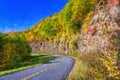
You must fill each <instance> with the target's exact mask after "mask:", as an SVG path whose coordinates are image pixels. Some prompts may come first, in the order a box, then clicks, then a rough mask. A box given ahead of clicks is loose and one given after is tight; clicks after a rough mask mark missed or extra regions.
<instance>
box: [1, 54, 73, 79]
mask: <svg viewBox="0 0 120 80" xmlns="http://www.w3.org/2000/svg"><path fill="white" fill-rule="evenodd" d="M73 65H74V60H73V59H72V58H70V57H64V56H55V58H54V60H52V61H50V62H49V63H46V64H42V65H38V66H36V67H32V68H29V69H26V70H23V71H19V72H15V73H12V74H8V75H5V76H0V80H66V78H67V76H68V74H69V73H70V71H71V69H72V68H73Z"/></svg>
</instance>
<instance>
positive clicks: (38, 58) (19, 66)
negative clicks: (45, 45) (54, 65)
mask: <svg viewBox="0 0 120 80" xmlns="http://www.w3.org/2000/svg"><path fill="white" fill-rule="evenodd" d="M52 59H53V57H52V56H48V55H40V54H31V56H30V57H29V58H27V59H26V60H22V61H18V62H17V63H16V64H14V65H13V66H10V67H9V68H7V69H5V70H2V71H0V76H1V75H5V74H10V73H13V72H17V71H20V70H24V69H27V68H30V67H34V66H37V65H40V64H43V63H47V62H49V61H50V60H52Z"/></svg>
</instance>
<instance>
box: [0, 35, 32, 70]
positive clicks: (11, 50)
mask: <svg viewBox="0 0 120 80" xmlns="http://www.w3.org/2000/svg"><path fill="white" fill-rule="evenodd" d="M0 48H1V49H0V70H3V69H5V68H10V67H12V66H13V65H14V64H16V63H17V61H18V60H23V59H26V58H27V57H29V56H30V52H31V48H30V46H29V43H28V42H27V41H26V40H25V39H24V38H21V37H19V36H18V35H12V36H9V35H4V36H3V35H2V34H0Z"/></svg>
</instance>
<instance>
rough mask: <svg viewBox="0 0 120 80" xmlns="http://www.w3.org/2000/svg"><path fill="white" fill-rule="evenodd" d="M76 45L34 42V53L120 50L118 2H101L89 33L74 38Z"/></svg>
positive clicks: (116, 0)
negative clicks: (115, 42)
mask: <svg viewBox="0 0 120 80" xmlns="http://www.w3.org/2000/svg"><path fill="white" fill-rule="evenodd" d="M74 38H75V43H74V45H73V46H72V47H71V46H70V42H69V41H70V39H67V41H66V43H63V42H62V41H61V40H60V41H59V42H57V43H56V42H41V41H32V42H31V46H32V49H33V51H42V52H47V53H71V52H73V51H75V52H77V53H88V52H94V51H95V52H96V51H106V50H110V49H117V50H118V49H119V47H120V45H114V44H113V42H114V39H117V40H119V39H120V5H119V1H118V0H100V1H99V3H98V5H97V7H96V10H95V13H94V16H93V18H92V19H91V21H90V23H89V24H88V33H87V34H83V33H82V32H81V33H80V35H79V36H77V35H76V36H74Z"/></svg>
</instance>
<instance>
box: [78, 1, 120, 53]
mask: <svg viewBox="0 0 120 80" xmlns="http://www.w3.org/2000/svg"><path fill="white" fill-rule="evenodd" d="M115 39H120V5H119V1H118V0H100V2H99V3H98V6H97V8H96V11H95V14H94V16H93V18H92V20H91V21H90V23H89V27H88V34H85V35H82V34H81V37H80V40H79V44H80V46H81V48H80V49H81V50H80V51H81V53H86V52H94V51H106V50H112V49H118V47H120V45H118V46H117V45H116V46H115V45H114V44H113V41H114V40H115ZM81 41H82V42H81Z"/></svg>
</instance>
